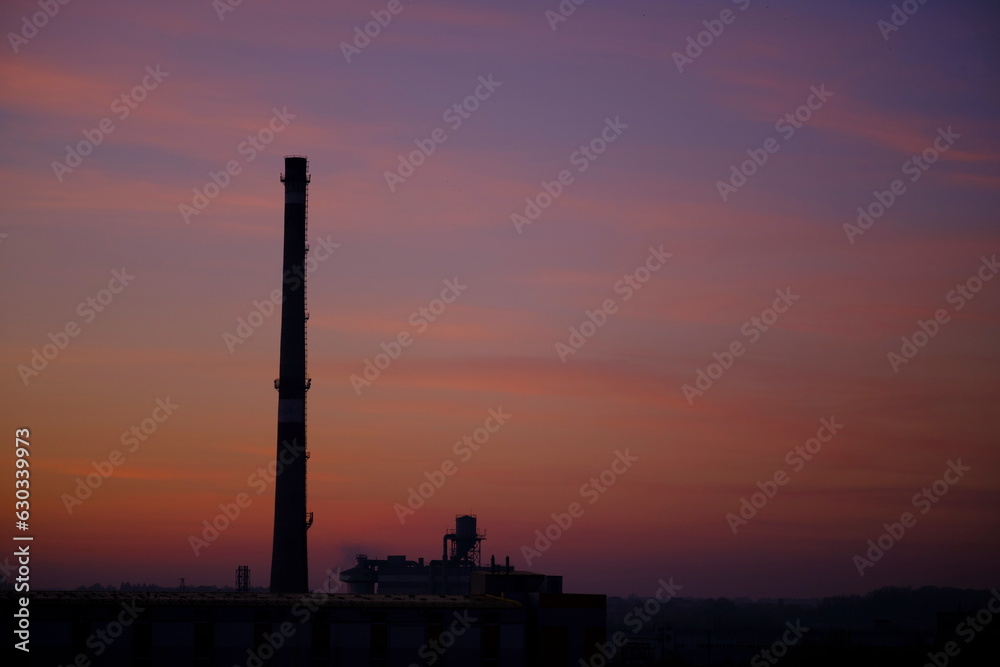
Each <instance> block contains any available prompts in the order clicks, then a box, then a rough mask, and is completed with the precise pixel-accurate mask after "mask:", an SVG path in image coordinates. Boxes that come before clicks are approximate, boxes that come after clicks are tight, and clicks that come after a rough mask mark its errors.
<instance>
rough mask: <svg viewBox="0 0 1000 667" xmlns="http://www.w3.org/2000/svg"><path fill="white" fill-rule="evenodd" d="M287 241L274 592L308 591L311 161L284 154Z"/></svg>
mask: <svg viewBox="0 0 1000 667" xmlns="http://www.w3.org/2000/svg"><path fill="white" fill-rule="evenodd" d="M281 181H282V182H283V183H284V184H285V242H284V261H283V267H282V268H283V271H282V282H281V361H280V369H279V377H278V379H277V380H275V381H274V387H275V389H277V390H278V447H277V455H276V456H277V474H276V479H275V483H274V541H273V544H272V546H271V586H270V590H271V592H272V593H306V592H308V590H309V558H308V550H307V543H306V531H307V530H308V529H309V526H311V525H312V514H311V513H306V459H307V458H308V457H309V454H308V452H307V451H306V390H308V389H309V383H310V380H309V379H308V378H307V377H306V319H307V318H308V315H307V313H306V270H305V267H306V250H307V248H306V188H307V187H308V184H309V175H308V160H307V159H306V158H305V157H301V156H286V157H285V173H284V174H283V175H282V176H281Z"/></svg>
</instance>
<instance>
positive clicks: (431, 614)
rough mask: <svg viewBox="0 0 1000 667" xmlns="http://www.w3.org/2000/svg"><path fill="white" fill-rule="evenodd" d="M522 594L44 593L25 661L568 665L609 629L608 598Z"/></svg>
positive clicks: (310, 666)
mask: <svg viewBox="0 0 1000 667" xmlns="http://www.w3.org/2000/svg"><path fill="white" fill-rule="evenodd" d="M497 577H500V578H497ZM497 577H489V576H486V577H477V578H478V579H480V581H479V582H478V584H477V587H478V588H486V587H489V588H492V589H494V590H497V591H498V592H501V594H503V593H502V589H504V588H506V587H512V588H517V586H518V585H519V584H518V581H519V580H520V579H521V578H520V577H517V576H508V575H497ZM15 595H16V594H15V593H13V592H11V591H3V592H2V593H0V600H2V601H3V607H4V608H5V609H13V608H14V605H15V599H14V598H15ZM518 596H519V597H521V598H522V601H518V600H516V599H512V598H510V597H500V596H499V595H486V594H481V595H416V594H414V595H358V594H332V595H331V594H327V593H323V592H314V593H309V594H306V595H291V594H267V593H178V592H155V593H141V592H130V591H110V592H106V591H100V592H95V591H37V592H33V593H32V594H31V602H30V604H29V609H30V612H31V644H30V647H31V660H30V662H29V663H26V664H38V665H53V666H62V665H66V666H67V667H68V666H69V665H79V666H80V667H87V666H88V665H135V666H136V667H157V666H160V665H162V666H164V667H167V666H169V667H176V666H178V665H193V666H205V667H208V666H210V665H211V666H216V665H218V666H225V667H232V666H233V665H247V666H248V667H261V666H263V665H268V666H275V667H276V666H286V665H287V666H303V667H319V666H321V665H323V666H338V667H339V666H343V667H355V666H357V667H368V666H371V667H375V666H378V667H395V666H399V667H408V666H409V665H444V666H447V665H459V666H463V667H464V666H467V665H468V666H476V667H501V666H515V665H516V666H520V665H537V666H538V667H543V666H544V667H549V666H558V667H563V666H566V667H569V666H570V665H573V666H575V665H578V664H579V661H580V659H584V660H585V661H586V659H589V656H590V650H592V649H593V648H594V643H595V642H598V641H600V640H602V639H603V637H604V627H605V626H604V614H605V604H604V602H605V599H604V596H603V595H563V594H548V593H526V594H520V595H518ZM4 616H5V618H6V619H7V621H6V623H7V625H8V633H7V634H8V636H12V634H11V632H12V631H13V626H12V625H10V624H11V620H10V619H11V615H10V614H8V613H5V614H4ZM588 647H589V648H588Z"/></svg>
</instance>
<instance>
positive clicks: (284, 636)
mask: <svg viewBox="0 0 1000 667" xmlns="http://www.w3.org/2000/svg"><path fill="white" fill-rule="evenodd" d="M281 181H282V182H283V183H284V190H285V197H284V199H285V201H284V236H283V253H282V269H283V273H282V276H283V277H288V276H295V277H297V278H298V280H289V279H285V280H283V282H282V307H281V340H280V361H279V376H278V378H277V379H276V380H275V381H274V386H275V388H276V389H277V390H278V411H277V417H278V419H277V448H276V459H277V460H279V461H281V463H282V465H281V466H280V467H279V468H280V469H279V470H278V471H277V474H276V477H275V490H274V528H273V534H272V545H271V569H270V581H269V591H270V592H269V593H260V592H252V591H250V571H249V569H248V568H247V567H246V566H240V567H238V568H237V590H236V591H235V592H198V593H189V592H174V591H170V592H166V591H156V592H141V591H132V590H120V591H86V590H76V591H36V592H33V593H32V595H31V612H32V639H33V641H32V656H31V657H32V660H33V661H38V664H51V665H80V664H87V665H90V664H93V665H135V666H140V667H155V666H159V665H169V666H171V667H173V666H175V665H197V666H206V667H207V666H210V665H220V666H225V667H230V666H232V665H247V666H248V667H262V666H263V665H268V666H278V665H288V666H293V665H307V666H309V667H318V666H320V665H338V666H354V665H358V666H372V667H375V666H377V667H392V666H395V665H400V666H403V667H408V666H410V665H425V664H437V665H478V666H481V667H504V666H516V665H530V666H536V665H537V666H538V667H550V666H555V667H564V666H565V667H570V666H571V665H572V666H575V665H577V664H580V662H581V661H582V662H584V663H586V662H587V661H589V660H590V658H591V656H592V655H594V653H595V651H596V650H597V646H598V645H600V644H601V643H602V642H604V641H605V634H606V618H605V613H606V605H607V598H606V596H605V595H589V594H565V593H563V592H562V577H559V576H547V575H544V574H539V573H535V572H524V571H519V570H516V569H514V568H513V567H512V566H511V565H510V562H509V558H505V559H504V564H503V565H499V564H498V563H497V562H496V560H495V559H494V558H493V557H491V558H490V564H489V565H483V564H482V563H481V559H482V549H481V543H482V541H483V540H484V539H485V533H484V532H482V531H480V530H479V528H478V522H477V517H476V516H475V515H472V514H465V515H459V516H457V517H456V519H455V528H454V529H453V530H451V529H449V530H447V531H446V532H445V533H444V535H443V536H442V553H441V559H440V560H430V561H427V562H425V561H424V559H423V558H419V559H417V560H415V561H414V560H408V559H407V558H406V556H399V555H390V556H387V557H386V558H385V559H377V558H369V557H368V556H367V555H365V554H360V555H358V556H357V562H356V565H355V567H353V568H351V569H349V570H346V571H344V572H342V573H341V576H340V580H341V581H340V583H339V584H338V585H337V586H335V587H333V589H332V590H331V589H329V588H328V589H327V590H323V589H318V590H316V591H311V592H310V591H309V584H308V582H309V557H308V539H307V532H308V530H309V528H310V526H312V524H313V513H312V512H309V511H308V509H307V493H306V491H307V487H306V463H307V460H308V459H309V456H310V454H309V452H308V450H307V447H306V442H307V441H306V437H307V434H306V393H307V391H308V389H309V387H310V382H311V381H310V378H309V377H308V375H307V372H306V362H307V339H306V322H307V320H308V311H307V309H306V280H305V277H306V271H305V270H304V269H305V262H306V253H307V251H308V244H307V210H308V194H307V192H308V186H309V183H310V174H309V167H308V160H307V158H306V157H303V156H286V157H285V171H284V174H283V175H282V177H281ZM345 586H346V588H347V592H341V590H342V589H343V588H344V587H345ZM328 587H329V583H328ZM0 600H3V602H4V606H5V608H6V607H8V606H11V607H12V606H13V603H14V594H13V592H10V591H2V592H0ZM6 618H7V621H6V623H7V626H8V628H9V630H10V631H11V632H12V631H13V625H12V623H11V618H12V616H11V615H10V614H8V615H6Z"/></svg>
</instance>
